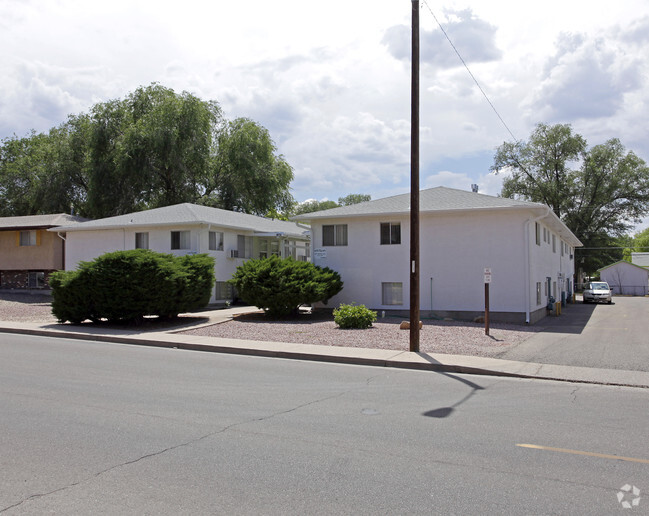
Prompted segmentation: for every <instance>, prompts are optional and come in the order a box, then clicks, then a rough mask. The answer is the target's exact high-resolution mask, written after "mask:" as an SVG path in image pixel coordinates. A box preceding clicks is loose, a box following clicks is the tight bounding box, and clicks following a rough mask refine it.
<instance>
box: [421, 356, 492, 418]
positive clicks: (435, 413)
mask: <svg viewBox="0 0 649 516" xmlns="http://www.w3.org/2000/svg"><path fill="white" fill-rule="evenodd" d="M422 356H423V357H424V358H425V359H426V360H428V361H429V362H431V363H433V364H439V362H437V361H435V360H434V359H432V358H431V357H429V356H426V355H423V354H422ZM435 372H436V373H437V374H441V375H443V376H446V377H447V378H451V379H452V380H455V381H458V382H461V383H463V384H464V385H468V386H469V387H471V392H469V394H467V395H466V396H465V397H464V398H462V399H461V400H459V401H458V402H456V403H454V404H453V405H451V406H450V407H440V408H437V409H433V410H429V411H427V412H424V413H422V416H426V417H434V418H438V419H443V418H445V417H448V416H450V415H451V414H452V413H453V412H454V411H455V408H456V407H458V406H460V405H462V403H464V402H465V401H468V400H469V398H471V396H473V395H474V394H475V393H476V392H478V391H483V390H485V387H482V386H481V385H478V384H477V383H474V382H472V381H470V380H467V379H466V378H460V377H459V376H456V375H454V374H452V373H446V372H444V371H435Z"/></svg>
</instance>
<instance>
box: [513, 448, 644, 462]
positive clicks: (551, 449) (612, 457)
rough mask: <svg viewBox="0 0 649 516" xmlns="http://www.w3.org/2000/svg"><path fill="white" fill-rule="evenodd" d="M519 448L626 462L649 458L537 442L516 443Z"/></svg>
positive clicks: (641, 460) (642, 460)
mask: <svg viewBox="0 0 649 516" xmlns="http://www.w3.org/2000/svg"><path fill="white" fill-rule="evenodd" d="M516 446H520V447H521V448H534V449H536V450H546V451H555V452H561V453H571V454H573V455H586V456H588V457H598V458H600V459H613V460H625V461H627V462H640V463H641V464H649V459H638V458H635V457H621V456H620V455H607V454H605V453H594V452H587V451H580V450H569V449H566V448H552V447H551V446H540V445H538V444H517V445H516Z"/></svg>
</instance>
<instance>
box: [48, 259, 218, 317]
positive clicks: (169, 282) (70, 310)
mask: <svg viewBox="0 0 649 516" xmlns="http://www.w3.org/2000/svg"><path fill="white" fill-rule="evenodd" d="M50 286H51V288H52V313H53V314H54V316H55V317H56V318H57V319H58V320H59V321H60V322H65V321H70V322H71V323H75V324H78V323H81V322H82V321H84V320H86V319H90V320H91V321H95V322H97V321H99V320H101V319H107V320H108V321H127V322H132V321H140V320H141V319H142V318H143V317H144V316H146V315H157V316H160V317H176V316H177V315H178V314H179V313H181V312H188V311H191V310H196V309H199V308H202V307H204V306H206V305H207V304H208V303H209V300H210V296H211V292H212V287H213V286H214V258H212V257H210V256H208V255H205V254H197V255H187V256H181V257H177V256H173V255H171V254H163V253H156V252H154V251H150V250H148V249H134V250H131V251H116V252H112V253H106V254H104V255H102V256H99V257H98V258H96V259H95V260H93V261H91V262H81V263H80V264H79V267H78V269H77V270H74V271H59V272H56V273H54V274H52V276H51V278H50Z"/></svg>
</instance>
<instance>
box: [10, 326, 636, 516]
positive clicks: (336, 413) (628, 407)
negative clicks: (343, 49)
mask: <svg viewBox="0 0 649 516" xmlns="http://www.w3.org/2000/svg"><path fill="white" fill-rule="evenodd" d="M0 393H1V396H0V414H1V416H2V417H1V418H0V513H2V514H3V515H4V514H7V515H16V514H39V515H40V514H44V513H55V514H91V513H92V514H120V515H125V514H138V515H139V514H193V515H194V514H228V515H230V514H269V515H273V514H468V515H471V514H480V515H484V514H612V513H617V512H618V511H623V510H624V509H623V507H622V505H621V503H620V502H619V501H618V493H621V494H622V495H623V497H622V502H627V503H629V504H632V503H633V501H634V499H635V500H636V503H638V505H637V506H634V507H633V512H632V513H631V512H630V514H647V513H649V497H647V498H646V499H643V495H646V494H647V493H649V452H648V447H647V439H646V426H647V397H648V395H649V393H648V392H647V390H645V389H631V388H622V387H604V386H594V385H578V384H569V383H560V382H551V381H534V380H520V379H504V378H490V377H476V376H468V375H452V374H442V373H432V372H418V371H406V370H395V369H387V368H371V367H361V366H348V365H347V366H346V365H334V364H323V363H313V362H300V361H289V360H281V359H267V358H256V357H242V356H234V355H219V354H207V353H200V352H191V351H182V350H173V349H153V348H143V347H137V346H128V345H117V344H107V343H99V342H85V341H77V340H62V339H54V338H46V337H29V336H24V335H9V334H5V335H0ZM521 444H526V445H532V446H535V447H522V446H520V445H521ZM616 457H618V458H616ZM625 486H629V487H628V489H627V490H621V488H623V487H625ZM634 486H635V488H636V489H639V490H640V492H641V495H640V498H639V500H638V496H636V495H634V494H633V491H634V489H633V487H634Z"/></svg>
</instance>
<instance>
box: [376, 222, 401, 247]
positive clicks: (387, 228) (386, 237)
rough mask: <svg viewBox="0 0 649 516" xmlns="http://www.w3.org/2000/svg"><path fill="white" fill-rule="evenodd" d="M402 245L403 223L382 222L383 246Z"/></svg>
mask: <svg viewBox="0 0 649 516" xmlns="http://www.w3.org/2000/svg"><path fill="white" fill-rule="evenodd" d="M400 243H401V223H399V222H381V245H391V244H392V245H394V244H400Z"/></svg>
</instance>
